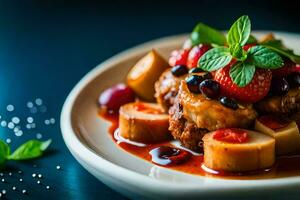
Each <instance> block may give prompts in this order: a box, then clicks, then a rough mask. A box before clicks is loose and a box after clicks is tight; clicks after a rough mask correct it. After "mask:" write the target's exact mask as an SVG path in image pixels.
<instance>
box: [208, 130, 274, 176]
mask: <svg viewBox="0 0 300 200" xmlns="http://www.w3.org/2000/svg"><path fill="white" fill-rule="evenodd" d="M203 142H204V145H203V146H204V165H205V166H206V167H208V168H210V169H213V170H221V171H231V172H243V171H253V170H258V169H265V168H268V167H271V166H272V165H273V164H274V162H275V140H274V139H273V138H272V137H270V136H267V135H264V134H261V133H258V132H255V131H249V130H244V129H229V128H228V129H227V128H225V129H219V130H217V131H214V132H211V133H208V134H206V135H205V136H204V137H203Z"/></svg>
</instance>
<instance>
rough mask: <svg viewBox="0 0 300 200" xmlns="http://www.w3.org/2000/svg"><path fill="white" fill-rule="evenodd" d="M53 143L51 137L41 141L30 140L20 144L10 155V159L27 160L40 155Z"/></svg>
mask: <svg viewBox="0 0 300 200" xmlns="http://www.w3.org/2000/svg"><path fill="white" fill-rule="evenodd" d="M50 144H51V139H49V140H47V141H45V142H41V141H38V140H30V141H28V142H25V143H24V144H22V145H21V146H19V147H18V148H17V149H16V150H15V151H14V152H13V153H12V154H11V155H10V156H8V159H9V160H26V159H32V158H37V157H40V156H41V155H42V154H43V152H44V151H45V150H46V149H47V148H48V146H49V145H50Z"/></svg>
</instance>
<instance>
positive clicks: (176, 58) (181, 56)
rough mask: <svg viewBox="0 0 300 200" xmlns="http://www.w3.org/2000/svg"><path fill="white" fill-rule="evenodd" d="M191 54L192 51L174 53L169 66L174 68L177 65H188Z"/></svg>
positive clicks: (181, 50)
mask: <svg viewBox="0 0 300 200" xmlns="http://www.w3.org/2000/svg"><path fill="white" fill-rule="evenodd" d="M189 52H190V51H189V50H188V49H180V50H174V51H172V53H171V56H170V58H169V65H171V66H172V67H174V66H176V65H186V61H187V58H188V55H189Z"/></svg>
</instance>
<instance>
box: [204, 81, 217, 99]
mask: <svg viewBox="0 0 300 200" xmlns="http://www.w3.org/2000/svg"><path fill="white" fill-rule="evenodd" d="M199 89H200V91H201V92H202V94H203V95H205V96H206V97H208V98H211V99H214V98H217V97H218V96H219V93H220V84H219V83H218V82H217V81H214V80H211V79H206V80H204V81H202V82H201V83H200V85H199Z"/></svg>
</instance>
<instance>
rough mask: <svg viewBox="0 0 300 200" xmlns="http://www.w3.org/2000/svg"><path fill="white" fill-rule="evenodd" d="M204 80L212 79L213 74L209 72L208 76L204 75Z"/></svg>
mask: <svg viewBox="0 0 300 200" xmlns="http://www.w3.org/2000/svg"><path fill="white" fill-rule="evenodd" d="M202 77H203V79H204V80H206V79H212V78H213V77H212V75H211V73H209V72H207V73H206V74H204V75H202Z"/></svg>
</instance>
